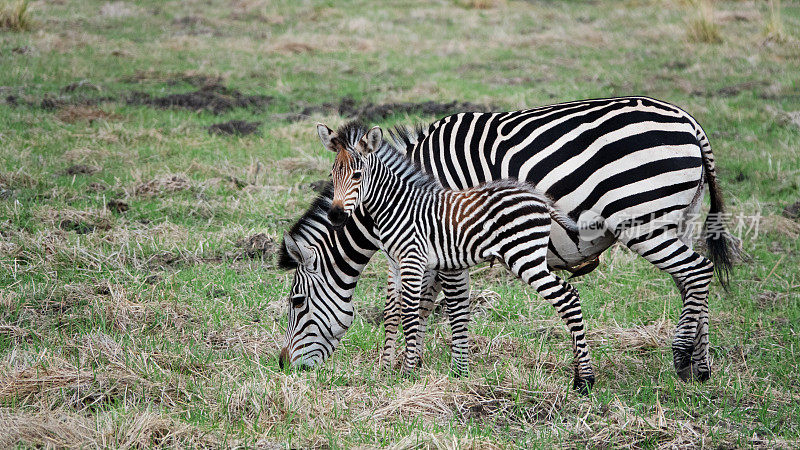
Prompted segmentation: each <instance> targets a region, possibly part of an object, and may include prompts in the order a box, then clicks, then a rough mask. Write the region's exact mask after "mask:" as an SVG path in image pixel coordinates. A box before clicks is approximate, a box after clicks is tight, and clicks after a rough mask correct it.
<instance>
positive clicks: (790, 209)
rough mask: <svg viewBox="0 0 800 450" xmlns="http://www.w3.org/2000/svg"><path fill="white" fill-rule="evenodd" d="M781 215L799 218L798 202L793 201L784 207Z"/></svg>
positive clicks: (799, 207) (799, 204)
mask: <svg viewBox="0 0 800 450" xmlns="http://www.w3.org/2000/svg"><path fill="white" fill-rule="evenodd" d="M783 215H784V216H785V217H788V218H790V219H800V202H794V203H792V204H791V205H789V206H787V207H786V208H784V209H783Z"/></svg>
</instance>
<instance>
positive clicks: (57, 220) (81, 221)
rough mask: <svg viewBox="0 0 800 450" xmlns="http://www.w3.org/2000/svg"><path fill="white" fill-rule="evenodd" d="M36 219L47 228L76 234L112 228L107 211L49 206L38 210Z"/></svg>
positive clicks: (111, 220) (111, 217)
mask: <svg viewBox="0 0 800 450" xmlns="http://www.w3.org/2000/svg"><path fill="white" fill-rule="evenodd" d="M35 215H36V217H37V218H38V219H40V220H41V221H42V223H43V224H45V225H46V226H48V227H51V228H58V229H60V230H64V231H74V232H76V233H78V234H86V233H91V232H93V231H96V230H110V229H111V228H112V227H113V226H114V222H115V220H114V217H113V216H112V215H111V213H110V212H109V211H108V210H107V209H94V208H90V209H83V210H82V209H75V208H70V207H64V208H61V209H56V208H53V207H50V206H45V207H42V208H40V209H39V210H38V211H37V212H36V213H35Z"/></svg>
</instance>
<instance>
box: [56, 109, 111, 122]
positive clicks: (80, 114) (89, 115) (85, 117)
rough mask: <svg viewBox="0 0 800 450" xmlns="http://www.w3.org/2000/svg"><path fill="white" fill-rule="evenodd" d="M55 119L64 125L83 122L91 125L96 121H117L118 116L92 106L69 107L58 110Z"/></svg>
mask: <svg viewBox="0 0 800 450" xmlns="http://www.w3.org/2000/svg"><path fill="white" fill-rule="evenodd" d="M56 117H58V120H60V121H62V122H65V123H76V122H82V121H85V122H89V123H90V124H91V123H93V122H95V121H96V120H110V119H118V118H119V115H117V114H113V113H108V112H106V111H103V110H102V109H100V108H96V107H94V106H86V105H71V106H67V107H65V108H62V109H60V110H59V111H58V113H57V114H56Z"/></svg>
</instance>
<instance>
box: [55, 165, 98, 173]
mask: <svg viewBox="0 0 800 450" xmlns="http://www.w3.org/2000/svg"><path fill="white" fill-rule="evenodd" d="M99 171H100V168H99V167H97V166H88V165H86V164H75V165H72V166H69V167H67V168H66V169H64V171H63V172H61V173H62V174H63V175H91V174H93V173H96V172H99Z"/></svg>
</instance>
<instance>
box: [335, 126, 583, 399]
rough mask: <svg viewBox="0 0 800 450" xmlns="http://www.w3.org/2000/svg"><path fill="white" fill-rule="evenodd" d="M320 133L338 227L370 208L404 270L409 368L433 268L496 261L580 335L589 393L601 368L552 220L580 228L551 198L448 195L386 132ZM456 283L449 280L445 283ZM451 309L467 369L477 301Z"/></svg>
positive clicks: (521, 189) (503, 184)
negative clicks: (331, 156) (554, 244)
mask: <svg viewBox="0 0 800 450" xmlns="http://www.w3.org/2000/svg"><path fill="white" fill-rule="evenodd" d="M347 130H348V128H345V129H344V130H341V133H342V134H345V132H346V131H347ZM319 134H320V138H321V139H322V141H323V143H324V144H325V146H326V147H327V148H328V149H330V150H332V151H335V152H336V160H335V162H334V165H333V169H332V171H331V177H332V180H333V192H334V195H333V202H332V204H331V209H330V215H329V217H330V218H331V222H332V223H333V225H334V226H341V225H344V223H345V222H346V221H347V219H348V218H349V216H350V215H352V213H353V211H354V210H355V208H357V207H358V206H359V205H363V206H364V211H365V212H366V213H367V214H369V215H370V216H372V217H373V218H374V220H375V229H376V231H377V234H378V236H379V239H380V242H381V248H382V249H383V251H384V253H385V254H386V255H387V257H388V258H389V261H390V265H391V266H392V267H394V268H396V269H395V273H394V274H393V282H394V283H398V282H399V291H400V297H399V304H400V313H401V320H402V324H403V330H404V332H405V333H406V346H407V353H406V358H405V362H404V365H403V369H404V372H406V373H408V372H410V371H412V370H413V369H414V368H415V367H416V365H417V363H418V362H419V361H418V359H417V356H418V355H419V352H418V350H417V347H418V345H420V342H418V336H419V334H418V332H419V329H420V301H421V298H422V296H423V293H424V290H425V288H426V283H425V276H426V274H427V273H428V272H429V271H430V270H436V271H440V272H444V273H446V274H450V273H453V272H456V271H464V270H465V269H468V268H469V267H471V266H474V265H475V264H477V263H479V262H482V261H487V260H489V259H493V258H497V259H499V260H501V261H503V262H504V263H505V264H506V266H507V267H508V268H509V270H511V272H513V273H514V274H515V275H517V276H519V277H520V278H521V279H522V280H524V281H525V282H526V283H528V284H530V285H531V286H532V287H534V288H535V289H536V290H537V291H538V292H539V293H540V294H541V295H542V296H543V297H544V298H545V299H547V300H549V301H550V302H551V303H552V304H553V306H554V307H555V308H556V310H557V311H558V313H559V315H560V316H561V317H562V319H563V320H564V322H565V323H566V324H567V327H568V329H569V331H570V333H571V334H572V341H573V348H574V350H575V383H574V384H575V387H576V388H578V389H581V390H583V391H585V390H587V389H588V388H590V387H591V385H592V383H593V382H594V372H593V370H592V365H591V358H590V356H589V349H588V346H587V343H586V340H585V334H584V325H583V317H582V313H581V307H580V299H579V297H578V294H577V292H576V291H575V289H574V288H572V286H570V285H569V284H567V283H565V282H564V281H563V280H561V279H560V278H558V277H556V276H555V275H553V274H552V273H551V272H550V270H549V269H548V267H547V244H548V242H549V239H550V238H549V237H550V224H551V216H552V217H554V218H558V219H560V220H562V223H563V224H566V225H565V226H566V227H567V228H569V229H571V230H572V231H577V225H576V224H575V223H574V222H571V221H570V220H569V219H567V218H566V217H564V216H563V215H559V214H551V211H552V205H551V203H550V201H549V200H548V199H547V197H545V196H544V195H543V194H541V193H540V192H537V191H536V190H534V189H533V188H532V187H531V186H530V185H528V184H527V183H521V182H515V181H511V180H502V181H491V182H488V183H484V184H481V185H480V186H478V187H474V188H469V189H465V190H450V189H445V188H443V187H441V185H439V183H437V182H436V181H435V180H434V179H433V178H430V177H429V176H428V175H426V174H424V173H423V172H422V171H421V170H420V169H419V168H418V167H417V166H415V165H414V164H413V163H412V162H411V161H410V160H409V159H407V158H406V157H405V156H403V155H402V154H400V153H398V152H397V151H395V149H394V148H392V147H391V146H390V145H389V144H388V143H387V142H385V141H383V139H382V132H381V130H380V128H377V127H375V128H373V129H371V130H370V131H368V132H366V133H365V134H364V135H363V137H362V138H360V139H359V140H357V141H348V140H347V139H340V138H339V135H338V134H336V133H333V131H331V130H330V129H328V128H327V127H325V126H324V125H319ZM449 281H450V280H448V279H445V282H444V283H443V284H445V285H446V284H449ZM455 284H456V286H446V287H445V286H443V288H444V289H445V291H446V292H448V291H449V290H450V289H453V288H455V289H458V286H459V285H460V284H461V283H458V282H456V283H455ZM452 295H454V296H459V295H458V293H452ZM460 297H462V298H463V297H464V295H463V294H462V295H461V296H460ZM448 300H450V299H448ZM395 303H398V302H395ZM395 307H396V306H395ZM448 310H449V311H451V312H452V313H453V317H451V325H452V326H453V341H454V345H453V351H454V357H453V369H454V371H456V372H457V373H463V372H466V369H467V360H466V355H467V350H468V347H469V335H468V333H467V323H468V322H469V304H468V303H465V304H460V305H455V304H453V302H449V303H448ZM454 318H455V320H453V319H454Z"/></svg>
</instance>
